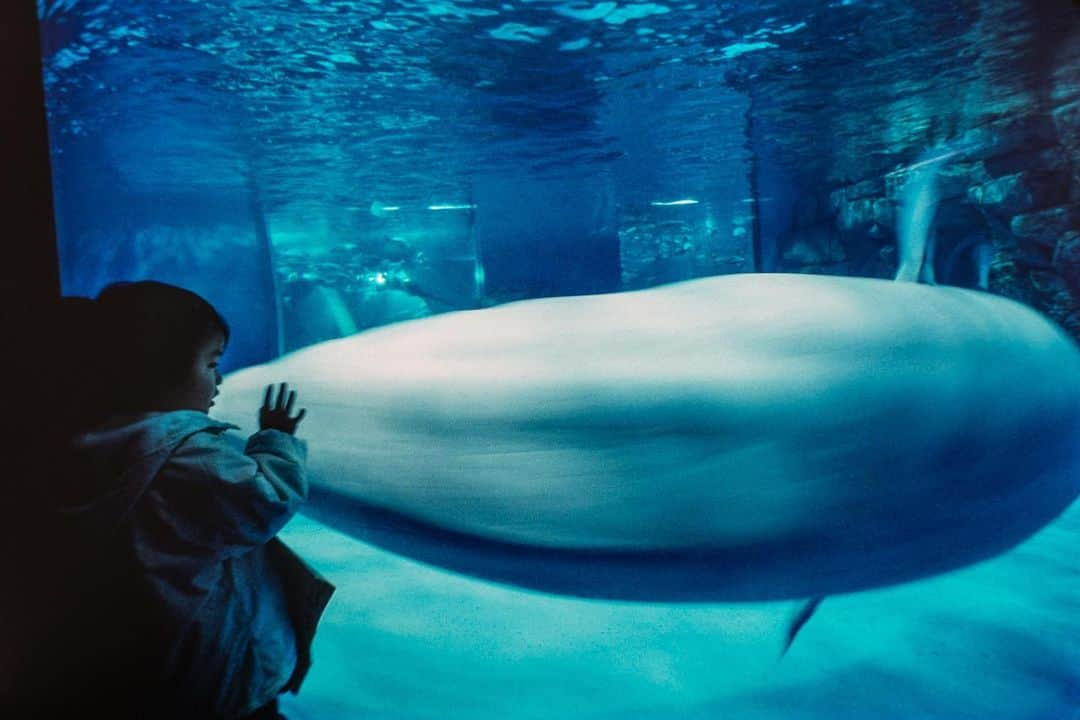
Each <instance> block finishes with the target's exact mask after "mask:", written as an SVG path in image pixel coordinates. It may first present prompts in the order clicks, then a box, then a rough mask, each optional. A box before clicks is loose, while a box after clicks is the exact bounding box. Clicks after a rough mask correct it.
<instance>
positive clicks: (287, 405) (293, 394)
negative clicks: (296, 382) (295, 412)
mask: <svg viewBox="0 0 1080 720" xmlns="http://www.w3.org/2000/svg"><path fill="white" fill-rule="evenodd" d="M295 402H296V391H295V390H290V391H289V399H288V400H286V401H285V414H286V415H292V409H293V403H295Z"/></svg>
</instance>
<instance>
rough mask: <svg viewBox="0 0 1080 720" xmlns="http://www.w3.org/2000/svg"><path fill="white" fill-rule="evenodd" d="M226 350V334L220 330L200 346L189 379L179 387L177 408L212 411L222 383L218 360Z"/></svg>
mask: <svg viewBox="0 0 1080 720" xmlns="http://www.w3.org/2000/svg"><path fill="white" fill-rule="evenodd" d="M224 352H225V336H224V335H223V334H222V333H220V332H215V333H214V335H213V336H212V337H210V338H208V339H207V340H206V341H205V342H204V343H203V344H202V345H201V346H200V347H199V350H198V352H196V353H195V362H194V363H193V364H192V366H191V373H190V374H189V375H188V378H187V381H186V382H185V383H184V384H183V385H182V386H181V387H179V388H177V390H178V392H177V397H176V403H177V405H178V407H177V408H176V409H178V410H200V411H202V412H209V411H210V406H211V405H213V404H214V396H216V395H217V394H218V389H217V387H218V385H219V384H220V383H221V373H219V372H218V360H220V359H221V355H222V353H224Z"/></svg>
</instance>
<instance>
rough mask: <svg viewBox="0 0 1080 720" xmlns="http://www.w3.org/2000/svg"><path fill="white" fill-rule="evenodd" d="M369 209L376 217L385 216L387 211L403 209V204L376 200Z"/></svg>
mask: <svg viewBox="0 0 1080 720" xmlns="http://www.w3.org/2000/svg"><path fill="white" fill-rule="evenodd" d="M368 209H369V210H370V211H371V214H372V215H374V216H375V217H383V216H385V215H386V213H392V212H397V211H398V210H400V209H401V206H400V205H383V204H382V203H381V202H379V201H378V200H376V201H374V202H373V203H371V207H370V208H368Z"/></svg>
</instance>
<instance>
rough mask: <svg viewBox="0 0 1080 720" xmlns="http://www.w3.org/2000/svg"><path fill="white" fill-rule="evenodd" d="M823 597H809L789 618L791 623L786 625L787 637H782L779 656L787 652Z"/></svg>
mask: <svg viewBox="0 0 1080 720" xmlns="http://www.w3.org/2000/svg"><path fill="white" fill-rule="evenodd" d="M824 599H825V597H824V596H819V597H814V598H810V599H809V600H807V601H806V603H805V604H803V606H802V607H801V608H799V612H798V613H796V614H795V617H793V618H792V619H791V625H789V626H788V631H787V637H786V638H785V639H784V649H783V650H781V651H780V657H781V658H782V657H784V655H786V654H787V651H788V648H790V647H791V643H793V642H795V636H796V635H798V634H799V631H800V630H802V629H803V625H805V624H806V623H807V622H809V621H810V618H811V617H812V616H813V615H814V613H815V612H817V609H818V606H819V605H821V601H822V600H824Z"/></svg>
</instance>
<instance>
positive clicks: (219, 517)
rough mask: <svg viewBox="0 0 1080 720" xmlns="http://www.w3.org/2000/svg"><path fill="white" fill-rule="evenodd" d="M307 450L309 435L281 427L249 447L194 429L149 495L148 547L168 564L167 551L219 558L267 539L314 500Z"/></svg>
mask: <svg viewBox="0 0 1080 720" xmlns="http://www.w3.org/2000/svg"><path fill="white" fill-rule="evenodd" d="M305 456H306V446H305V444H304V442H303V441H302V440H299V439H297V438H295V437H293V436H292V435H289V434H288V433H284V432H281V431H278V430H262V431H260V432H257V433H255V434H254V435H252V436H251V437H250V438H249V439H248V441H247V445H246V446H243V447H241V446H240V444H239V442H237V440H236V439H234V438H233V437H232V436H230V435H222V434H220V433H215V432H198V433H195V434H194V435H191V436H190V437H188V438H187V439H186V440H185V441H184V442H183V443H181V444H180V445H179V446H178V447H177V448H176V449H175V450H174V451H173V453H172V455H171V456H170V457H169V459H168V461H166V463H165V465H164V466H163V467H162V469H161V470H160V472H159V473H158V475H157V477H155V478H154V481H153V482H152V483H151V484H150V487H149V489H148V490H147V493H146V496H145V497H144V499H143V502H144V503H145V504H144V507H143V508H142V512H141V513H139V514H140V515H141V518H142V522H141V523H140V524H141V525H142V527H141V528H139V530H138V533H139V535H141V536H142V538H141V539H142V541H143V543H145V544H144V550H148V549H150V548H148V547H146V545H152V546H154V548H155V550H156V552H153V553H152V554H154V555H158V559H159V560H161V561H164V563H165V564H167V565H168V564H172V563H170V562H169V561H168V559H167V557H168V556H172V557H173V558H174V559H179V557H178V556H186V557H187V558H188V560H189V561H190V560H194V559H196V558H198V560H201V561H202V562H216V561H221V560H225V559H227V558H229V557H236V556H238V555H241V554H243V553H245V552H247V551H249V550H250V549H251V548H253V547H257V546H259V545H263V544H265V543H267V542H268V541H269V540H270V539H271V538H273V537H274V536H275V535H276V534H277V533H278V531H279V530H281V528H283V527H284V526H285V524H286V523H287V522H288V521H289V519H290V518H292V516H293V515H294V514H296V511H297V510H298V509H299V507H300V505H301V504H302V503H303V502H304V500H306V499H307V493H308V485H307V477H306V474H305V468H304V463H305ZM147 559H149V558H147Z"/></svg>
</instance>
